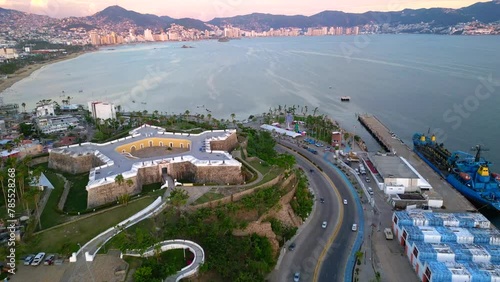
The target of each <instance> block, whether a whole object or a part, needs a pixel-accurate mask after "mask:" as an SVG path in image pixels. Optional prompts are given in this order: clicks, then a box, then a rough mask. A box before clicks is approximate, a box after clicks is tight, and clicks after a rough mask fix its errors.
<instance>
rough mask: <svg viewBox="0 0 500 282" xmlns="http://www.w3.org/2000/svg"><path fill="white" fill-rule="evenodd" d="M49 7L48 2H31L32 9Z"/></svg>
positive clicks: (43, 0)
mask: <svg viewBox="0 0 500 282" xmlns="http://www.w3.org/2000/svg"><path fill="white" fill-rule="evenodd" d="M47 5H48V1H47V0H31V6H32V7H47Z"/></svg>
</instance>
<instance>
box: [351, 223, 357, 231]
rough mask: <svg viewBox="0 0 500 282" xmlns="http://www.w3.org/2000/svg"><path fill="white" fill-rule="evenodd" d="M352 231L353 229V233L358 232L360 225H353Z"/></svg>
mask: <svg viewBox="0 0 500 282" xmlns="http://www.w3.org/2000/svg"><path fill="white" fill-rule="evenodd" d="M351 229H352V231H357V230H358V225H357V224H356V223H354V224H353V225H352V228H351Z"/></svg>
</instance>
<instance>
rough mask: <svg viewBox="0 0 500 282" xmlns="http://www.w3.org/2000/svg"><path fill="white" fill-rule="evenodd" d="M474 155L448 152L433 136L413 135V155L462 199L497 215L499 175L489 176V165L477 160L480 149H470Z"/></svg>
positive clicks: (483, 160)
mask: <svg viewBox="0 0 500 282" xmlns="http://www.w3.org/2000/svg"><path fill="white" fill-rule="evenodd" d="M472 150H473V151H475V152H476V154H475V155H472V154H469V153H466V152H463V151H454V152H450V151H448V150H447V149H446V148H445V147H444V145H443V143H440V144H439V143H437V142H436V136H434V135H432V136H431V137H428V136H426V135H424V134H420V133H415V134H414V135H413V151H414V152H415V153H416V154H417V155H418V156H419V157H420V158H421V159H422V160H423V161H424V162H426V163H427V164H428V165H429V166H430V167H431V168H432V169H433V170H434V171H436V172H437V173H438V174H439V175H441V176H442V177H443V178H444V179H446V181H448V183H450V184H451V186H453V188H455V189H457V190H458V191H459V192H460V193H461V194H462V195H464V196H465V197H466V198H468V199H469V200H471V201H472V202H474V203H476V204H478V205H479V208H483V207H487V208H491V209H494V210H497V211H500V174H498V173H491V172H490V170H489V166H490V165H491V162H488V161H486V160H485V159H484V158H482V157H481V151H484V149H483V148H482V147H481V146H479V145H478V146H475V147H474V148H472Z"/></svg>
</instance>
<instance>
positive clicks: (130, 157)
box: [49, 125, 244, 208]
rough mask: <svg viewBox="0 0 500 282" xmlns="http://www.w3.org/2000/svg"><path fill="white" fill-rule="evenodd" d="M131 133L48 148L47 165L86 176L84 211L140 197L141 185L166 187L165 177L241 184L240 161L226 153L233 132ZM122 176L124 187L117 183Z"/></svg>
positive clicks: (157, 129)
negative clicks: (112, 139)
mask: <svg viewBox="0 0 500 282" xmlns="http://www.w3.org/2000/svg"><path fill="white" fill-rule="evenodd" d="M129 133H130V134H129V136H127V137H125V138H121V139H117V140H114V141H111V142H108V143H103V144H98V143H82V144H76V145H71V146H66V147H61V148H54V149H51V150H50V151H49V167H50V168H53V169H57V170H61V171H64V172H69V173H73V174H78V173H85V172H88V171H89V172H90V173H89V182H88V184H87V188H86V189H87V192H88V198H87V207H88V208H92V207H96V206H99V205H103V204H105V203H109V202H112V201H116V200H117V198H118V197H120V196H122V195H125V194H129V195H135V194H138V193H140V192H141V190H142V186H143V185H147V184H152V183H158V182H161V183H166V181H167V179H168V177H171V178H172V179H185V180H190V181H192V182H195V183H207V184H218V185H227V184H241V183H243V182H244V177H243V174H242V171H241V163H240V162H238V161H237V160H235V159H233V158H232V156H231V154H230V153H229V152H231V150H233V149H234V148H235V147H236V146H237V144H238V139H237V136H236V130H213V131H205V132H202V133H200V134H189V133H174V132H165V130H164V129H163V128H161V127H155V126H149V125H143V126H141V127H139V128H136V129H134V130H132V131H130V132H129ZM120 174H121V175H122V176H123V179H124V181H123V182H122V183H118V182H120V181H118V182H117V181H116V180H115V179H116V176H117V175H120ZM129 179H130V180H131V181H128V180H129ZM158 188H159V187H158Z"/></svg>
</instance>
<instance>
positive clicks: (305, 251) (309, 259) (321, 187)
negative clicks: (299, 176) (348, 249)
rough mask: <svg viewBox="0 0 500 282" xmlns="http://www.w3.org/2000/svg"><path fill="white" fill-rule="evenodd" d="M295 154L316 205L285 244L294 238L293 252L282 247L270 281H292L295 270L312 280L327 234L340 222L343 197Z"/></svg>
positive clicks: (303, 277)
mask: <svg viewBox="0 0 500 282" xmlns="http://www.w3.org/2000/svg"><path fill="white" fill-rule="evenodd" d="M281 150H283V149H281ZM294 155H295V157H296V159H297V164H298V165H299V166H300V167H302V168H303V169H304V171H306V173H307V176H308V178H309V183H310V187H311V188H312V189H313V191H314V194H315V195H316V196H315V207H314V210H313V212H312V215H311V216H310V217H309V219H308V220H307V221H306V223H305V224H304V225H303V226H301V229H300V230H299V232H300V233H299V234H298V235H297V236H296V237H295V238H294V239H292V240H291V241H289V242H288V243H287V244H286V246H287V247H288V246H289V244H290V243H291V242H292V241H293V242H295V244H296V248H295V250H294V251H288V249H285V251H284V252H285V254H284V256H283V258H282V260H281V262H280V264H279V268H278V269H277V270H275V271H274V272H273V273H272V274H271V276H270V278H271V281H276V282H281V281H293V274H294V273H295V272H300V274H301V280H303V281H312V279H313V275H314V270H315V268H316V264H317V262H318V259H319V257H320V254H321V252H322V251H323V249H324V248H325V246H326V244H327V242H328V239H329V237H330V236H331V234H333V233H334V230H335V227H336V226H337V225H338V224H340V221H341V218H340V216H339V215H340V209H341V208H344V207H343V205H341V203H342V199H339V198H338V197H337V195H336V194H335V192H334V190H333V188H332V187H331V185H330V183H329V182H328V181H327V179H326V178H325V176H324V175H323V174H322V173H321V172H320V171H319V170H318V169H317V168H316V167H314V166H313V165H312V164H311V163H310V162H308V161H307V160H305V159H304V158H302V157H300V156H299V155H298V154H295V153H294ZM310 169H313V171H314V172H312V173H311V172H310V171H309V170H310ZM319 198H324V199H325V203H324V204H322V203H320V201H319ZM323 221H326V222H327V223H328V226H327V228H326V229H323V228H321V224H322V222H323Z"/></svg>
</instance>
